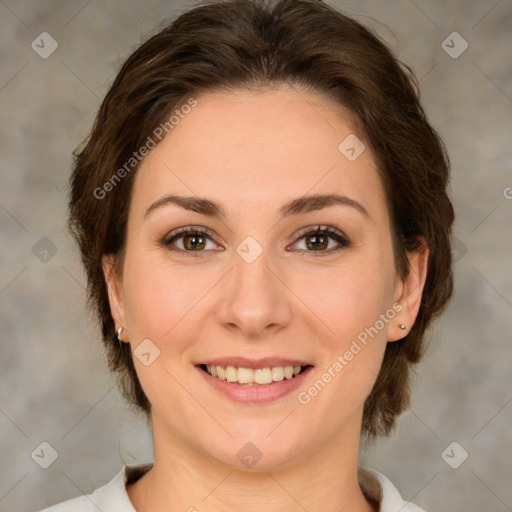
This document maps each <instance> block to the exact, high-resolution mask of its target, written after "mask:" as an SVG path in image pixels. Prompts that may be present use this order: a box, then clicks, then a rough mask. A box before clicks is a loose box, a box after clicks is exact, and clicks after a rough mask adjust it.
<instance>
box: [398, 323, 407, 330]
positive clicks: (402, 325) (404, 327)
mask: <svg viewBox="0 0 512 512" xmlns="http://www.w3.org/2000/svg"><path fill="white" fill-rule="evenodd" d="M398 327H400V329H402V331H405V329H407V326H406V325H405V324H400V325H399V326H398Z"/></svg>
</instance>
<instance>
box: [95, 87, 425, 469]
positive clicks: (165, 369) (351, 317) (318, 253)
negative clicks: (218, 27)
mask: <svg viewBox="0 0 512 512" xmlns="http://www.w3.org/2000/svg"><path fill="white" fill-rule="evenodd" d="M196 99H197V105H196V106H194V107H193V108H191V110H190V112H189V113H188V114H187V115H185V116H183V118H181V119H180V121H179V124H177V125H175V126H174V128H173V129H172V130H171V131H170V133H169V135H167V136H166V137H165V138H164V139H163V141H162V142H161V143H160V144H158V145H157V146H156V148H155V149H153V150H152V151H151V152H150V153H149V155H148V156H147V157H146V158H145V160H144V161H143V162H142V164H141V166H140V169H139V170H138V171H137V175H136V177H135V181H134V185H133V195H132V199H131V205H130V212H129V219H128V228H127V245H126V255H125V261H124V268H123V273H122V275H121V276H119V279H118V280H117V281H116V282H114V281H109V284H110V286H109V293H110V300H111V307H112V312H113V315H114V319H115V320H116V325H117V326H119V325H122V326H124V327H125V333H126V334H124V335H123V337H124V339H129V341H130V344H131V349H132V351H133V355H134V362H135V366H136V370H137V374H138V377H139V379H140V382H141V384H142V387H143V389H144V391H145V393H146V395H147V396H148V398H149V400H150V402H151V404H152V416H153V428H154V435H155V447H156V445H157V444H158V443H165V442H166V441H164V439H165V440H167V441H169V443H170V442H171V441H172V445H173V446H176V442H181V443H182V445H183V446H186V447H187V449H189V450H193V451H195V453H198V454H201V456H207V457H209V456H211V457H213V458H214V459H216V460H217V461H220V462H222V463H226V464H229V465H233V466H238V467H240V468H243V467H244V465H245V467H251V465H252V464H253V463H254V461H257V466H256V468H258V469H262V468H275V467H280V466H281V467H285V466H286V465H287V464H289V463H292V462H293V461H298V460H300V459H301V458H305V457H307V456H308V455H311V454H313V453H322V451H325V450H329V449H330V447H331V448H332V446H334V444H333V443H336V442H338V441H340V440H342V439H344V440H345V441H346V440H347V439H351V440H352V441H354V442H356V443H357V442H358V441H359V436H360V428H361V418H362V409H363V404H364V401H365V399H366V397H367V396H368V394H369V393H370V391H371V388H372V386H373V384H374V382H375V380H376V377H377V374H378V372H379V368H380V365H381V362H382V358H383V355H384V350H385V347H386V343H387V342H388V341H394V340H397V339H400V338H402V337H403V336H405V334H406V333H407V331H403V330H400V329H399V327H398V325H399V324H401V323H403V324H406V325H408V327H410V324H411V323H412V322H413V321H414V318H415V315H416V312H417V306H418V304H417V303H419V297H418V293H419V294H421V286H418V281H411V282H410V283H408V282H407V281H403V280H401V279H399V278H398V277H397V275H396V272H395V266H394V260H393V248H392V242H391V231H390V221H389V215H388V211H387V207H386V201H385V195H384V190H383V187H382V184H381V182H380V179H379V177H378V174H377V170H376V166H375V163H374V161H373V159H372V155H371V153H370V150H369V148H366V149H364V146H363V145H362V143H361V141H360V140H359V139H361V138H362V137H361V136H360V134H358V133H356V132H355V129H354V126H353V125H352V124H351V123H350V121H349V119H348V117H347V115H346V114H344V113H343V111H341V110H340V109H339V108H338V109H336V108H335V105H333V104H332V103H330V102H329V100H327V99H325V98H323V97H321V96H319V95H315V94H311V93H306V92H304V91H301V92H300V93H299V92H297V91H296V90H294V89H292V88H288V87H284V86H283V87H280V88H279V89H272V90H265V91H259V92H247V91H239V92H231V93H222V94H221V93H207V94H203V95H200V96H197V97H196ZM347 137H348V139H347ZM355 137H358V138H355ZM344 141H345V142H344ZM340 144H341V146H340ZM170 196H174V197H175V198H177V199H176V201H171V200H170V199H169V198H170ZM313 196H320V197H319V198H317V199H313ZM323 196H336V197H337V199H332V198H331V199H327V200H326V199H325V198H322V197H323ZM165 198H168V199H169V200H165ZM318 226H320V228H321V229H322V228H324V227H326V226H327V227H329V229H330V230H332V233H322V232H321V231H320V232H319V231H318ZM184 229H187V230H189V231H190V233H188V234H187V233H185V234H183V233H177V231H178V230H184ZM198 230H199V232H198ZM205 232H206V233H205ZM308 233H309V234H308ZM415 261H416V260H414V261H412V264H413V274H415V272H414V268H415V267H414V266H415V265H416V263H415ZM418 261H419V260H418ZM417 268H418V269H420V267H419V263H418V265H417ZM105 269H106V270H107V269H108V260H107V259H105ZM419 274H421V271H419ZM411 279H413V278H411ZM418 288H419V290H418ZM411 290H412V291H411ZM206 364H212V365H213V366H217V365H218V366H222V367H227V366H234V367H242V368H248V369H249V371H248V370H242V371H240V372H237V371H233V369H228V370H226V372H227V378H228V379H229V380H234V379H240V380H241V381H247V380H248V381H250V380H251V378H252V379H256V380H257V381H259V382H267V380H266V379H269V378H270V377H269V376H271V375H273V376H274V377H275V379H276V380H275V382H273V383H272V384H255V383H253V384H252V385H249V384H247V383H245V384H239V383H237V382H228V381H227V380H223V381H221V380H220V379H219V376H217V377H214V376H211V375H209V374H207V373H206V372H205V370H204V368H203V367H201V366H200V365H206ZM287 366H292V367H296V366H301V367H302V368H306V371H304V372H303V373H301V374H299V375H298V376H297V377H294V378H291V379H290V378H286V376H285V377H284V378H283V373H287V372H289V371H290V370H289V369H284V368H285V367H287ZM264 367H268V368H270V370H262V369H261V368H264ZM272 368H274V370H272ZM251 369H252V371H251ZM254 369H260V370H259V371H254ZM214 373H215V370H214ZM219 374H222V369H220V370H217V375H219ZM287 376H288V377H289V376H290V375H289V374H287ZM260 379H261V380H260ZM279 379H282V380H279ZM248 443H250V444H248ZM250 461H252V462H250Z"/></svg>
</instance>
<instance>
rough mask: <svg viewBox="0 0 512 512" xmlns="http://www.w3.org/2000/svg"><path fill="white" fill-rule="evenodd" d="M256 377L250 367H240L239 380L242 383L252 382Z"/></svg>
mask: <svg viewBox="0 0 512 512" xmlns="http://www.w3.org/2000/svg"><path fill="white" fill-rule="evenodd" d="M254 378H255V376H254V371H253V370H251V369H250V368H238V382H240V384H252V383H253V382H254Z"/></svg>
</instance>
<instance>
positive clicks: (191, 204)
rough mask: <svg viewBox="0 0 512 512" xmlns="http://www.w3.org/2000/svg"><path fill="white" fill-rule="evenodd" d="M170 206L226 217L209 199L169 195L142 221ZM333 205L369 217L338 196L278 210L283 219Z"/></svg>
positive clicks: (297, 201) (306, 198) (299, 200)
mask: <svg viewBox="0 0 512 512" xmlns="http://www.w3.org/2000/svg"><path fill="white" fill-rule="evenodd" d="M170 204H174V205H177V206H180V207H181V208H184V209H185V210H190V211H193V212H197V213H200V214H202V215H207V216H208V217H213V218H218V219H226V217H227V215H226V211H225V209H224V208H223V207H222V205H220V204H219V203H216V202H215V201H212V200H210V199H207V198H204V197H197V196H178V195H174V194H169V195H166V196H163V197H161V198H160V199H158V200H157V201H155V202H154V203H152V204H151V206H149V208H148V209H147V210H146V213H145V214H144V219H146V218H147V217H148V216H149V215H150V214H151V213H152V212H154V211H155V210H157V209H159V208H162V207H164V206H167V205H170ZM334 205H341V206H349V207H351V208H354V209H356V210H358V211H359V212H360V213H362V214H363V215H364V216H365V217H370V214H369V213H368V211H367V210H366V208H365V207H364V206H363V205H362V204H361V203H359V202H357V201H355V200H354V199H350V198H349V197H346V196H341V195H339V194H317V195H309V196H303V197H299V198H297V199H293V200H292V201H290V202H288V203H286V204H285V205H284V206H282V207H281V208H280V209H279V212H280V213H281V215H282V216H283V217H288V216H289V215H299V214H304V213H309V212H312V211H315V210H321V209H323V208H327V207H329V206H334Z"/></svg>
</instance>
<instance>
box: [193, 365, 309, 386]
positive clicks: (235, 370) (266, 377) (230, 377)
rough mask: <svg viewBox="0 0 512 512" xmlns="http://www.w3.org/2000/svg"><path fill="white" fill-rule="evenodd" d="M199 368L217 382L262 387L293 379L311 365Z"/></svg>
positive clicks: (206, 366) (207, 366)
mask: <svg viewBox="0 0 512 512" xmlns="http://www.w3.org/2000/svg"><path fill="white" fill-rule="evenodd" d="M199 367H200V368H201V369H202V370H203V371H205V372H206V373H208V374H209V375H211V376H212V377H214V378H217V379H219V380H225V381H227V382H231V383H233V384H241V385H245V386H264V385H268V384H273V383H274V382H281V381H283V380H290V379H294V378H295V377H297V376H298V375H300V374H301V373H302V372H304V371H305V370H307V369H308V368H311V365H306V366H268V367H265V368H257V369H252V368H243V367H236V366H214V365H208V364H201V365H199Z"/></svg>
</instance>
